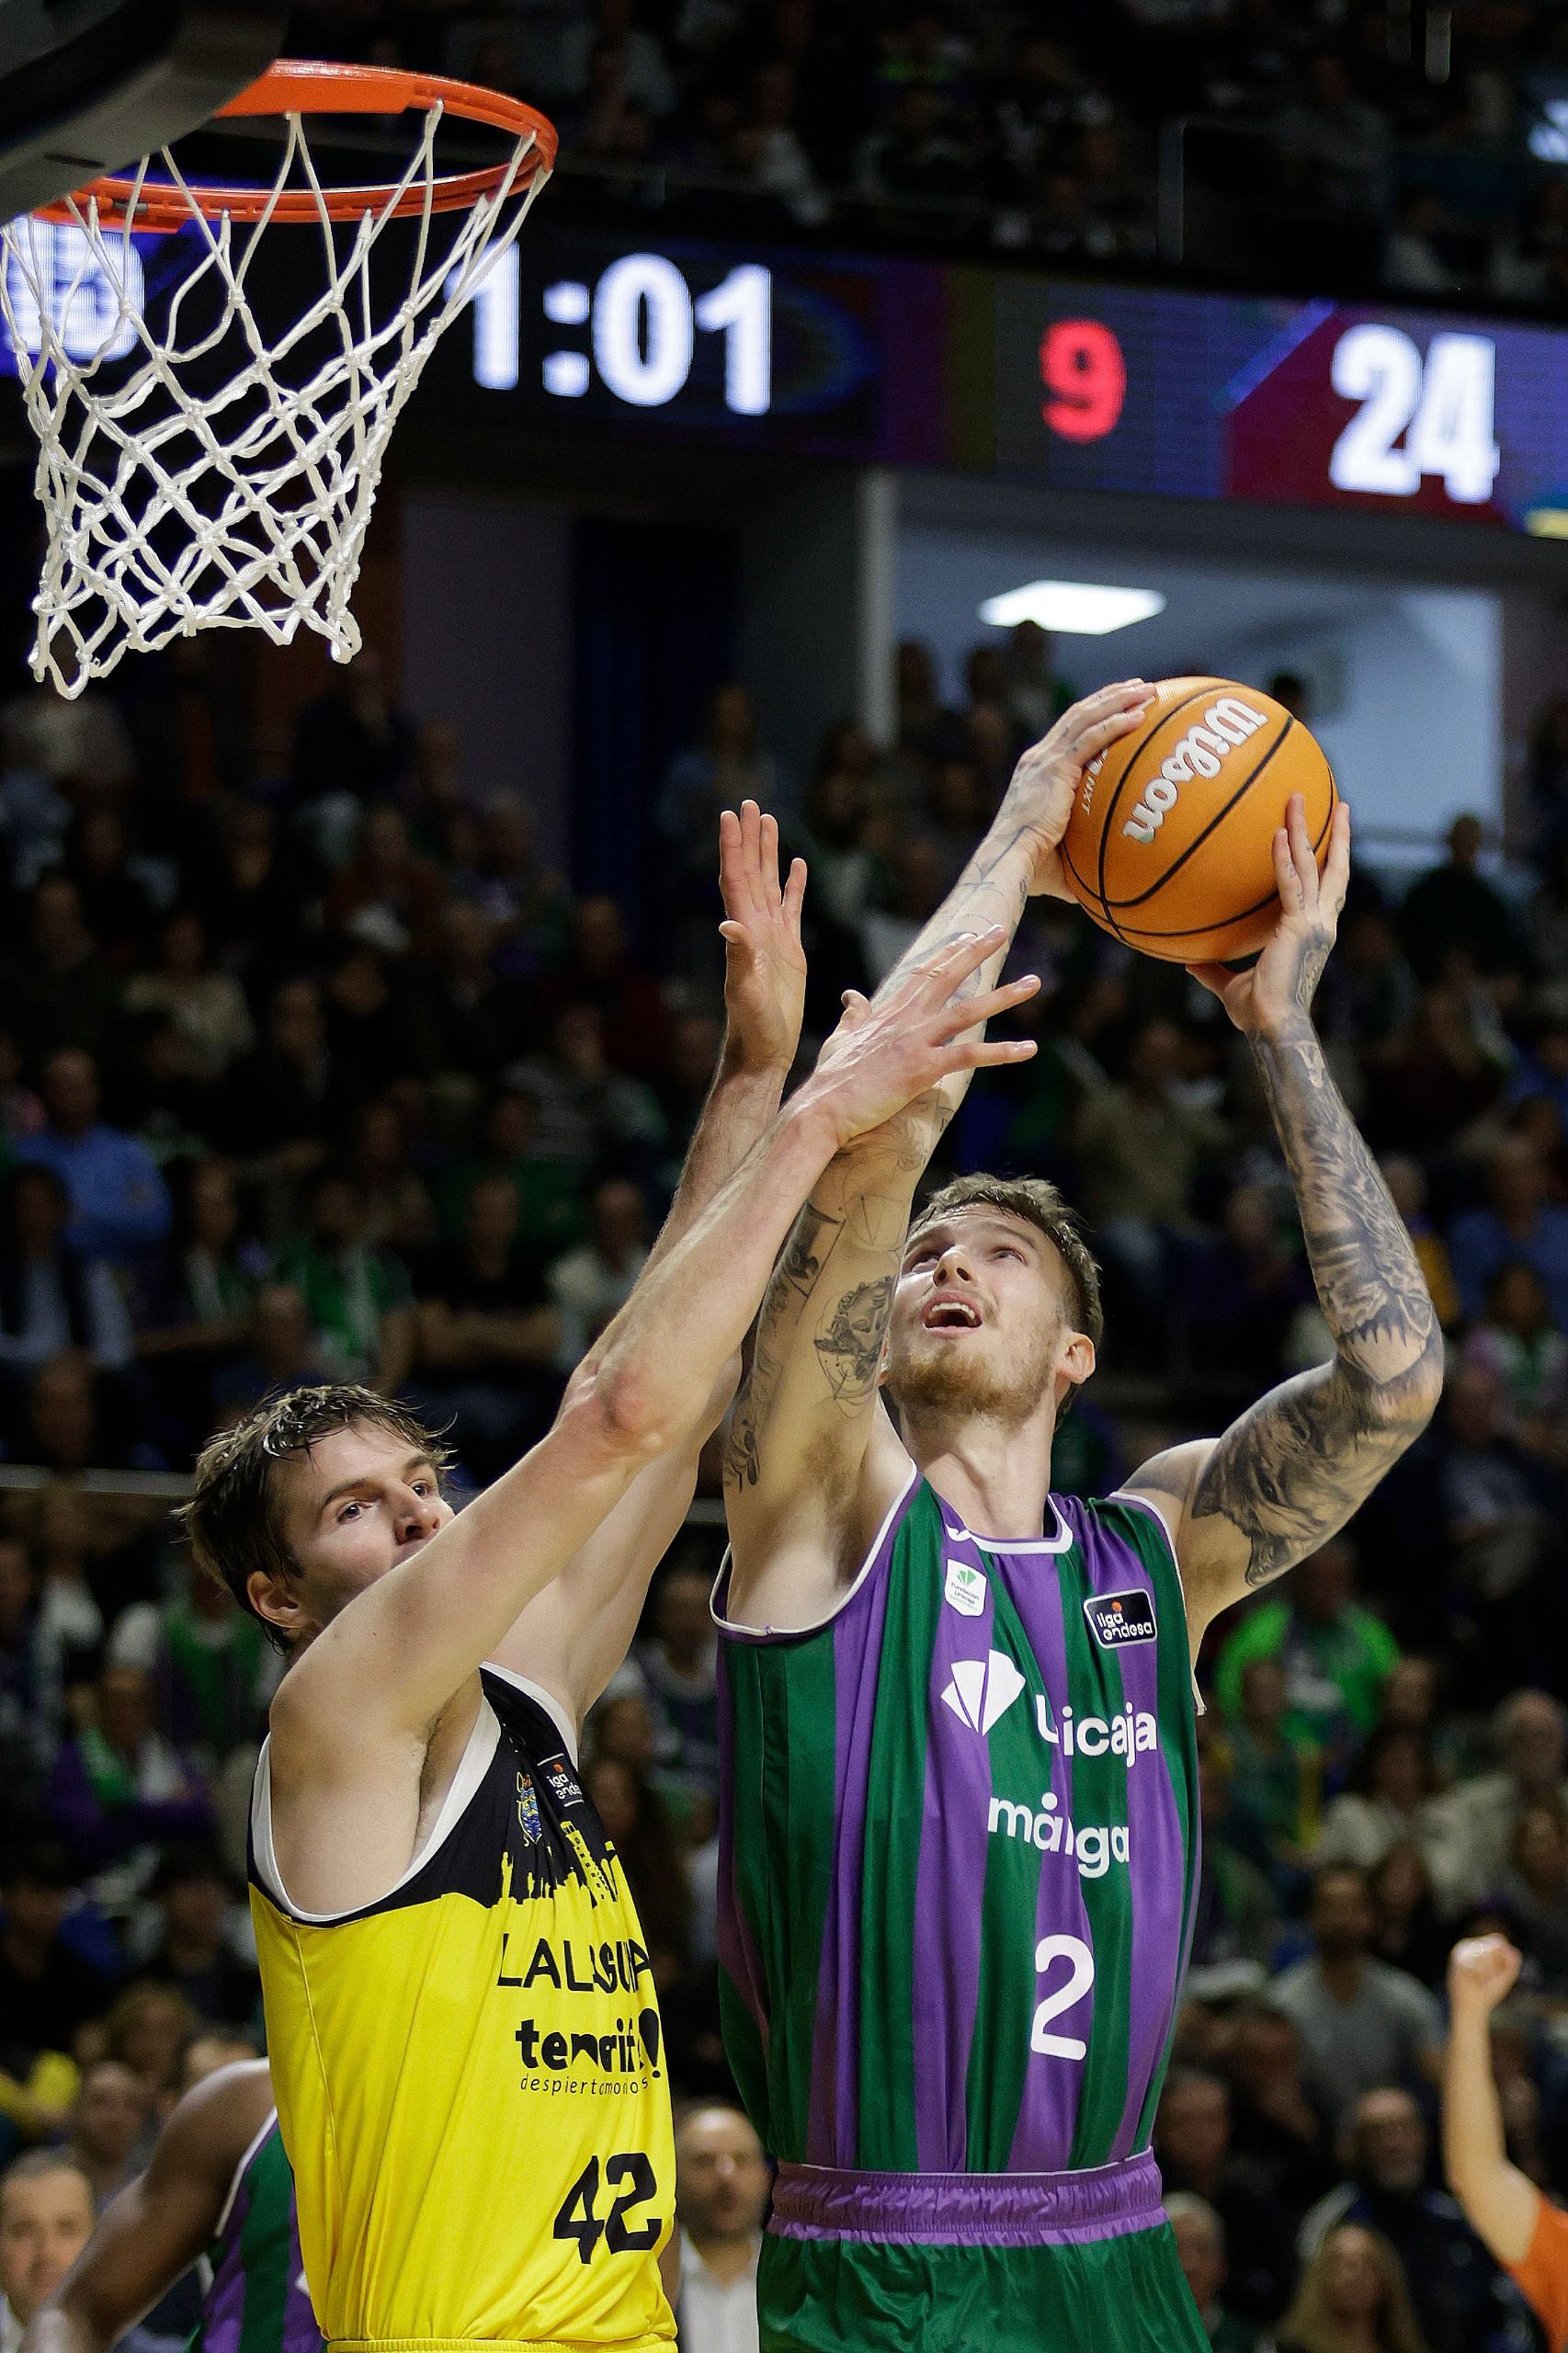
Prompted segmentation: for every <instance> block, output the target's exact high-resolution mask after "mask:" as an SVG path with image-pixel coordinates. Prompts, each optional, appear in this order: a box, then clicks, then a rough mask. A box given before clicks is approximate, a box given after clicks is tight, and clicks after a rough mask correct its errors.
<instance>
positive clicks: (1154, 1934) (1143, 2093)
mask: <svg viewBox="0 0 1568 2353" xmlns="http://www.w3.org/2000/svg"><path fill="white" fill-rule="evenodd" d="M1149 1583H1150V1585H1151V1586H1152V1585H1153V1578H1152V1577H1151V1578H1150V1579H1149ZM1182 1634H1183V1629H1182V1628H1180V1627H1178V1626H1162V1627H1161V1629H1160V1634H1159V1642H1155V1643H1132V1644H1131V1645H1130V1647H1129V1648H1128V1649H1126V1650H1124V1651H1123V1652H1122V1653H1121V1654H1120V1660H1121V1681H1122V1688H1123V1689H1124V1690H1125V1692H1126V1695H1127V1697H1128V1699H1130V1700H1131V1703H1132V1706H1133V1709H1134V1710H1135V1711H1138V1712H1141V1713H1144V1714H1148V1715H1152V1716H1153V1719H1154V1721H1155V1722H1156V1723H1158V1722H1159V1716H1160V1681H1159V1673H1160V1649H1159V1645H1160V1643H1175V1642H1179V1641H1180V1640H1181V1639H1182ZM1127 1824H1128V1846H1129V1849H1130V1854H1131V1863H1130V1866H1129V1870H1128V1873H1127V1883H1128V1904H1129V1911H1130V1915H1131V1961H1130V1967H1129V1975H1128V1988H1127V2006H1128V2025H1127V2105H1126V2107H1125V2108H1124V2109H1123V2110H1122V2115H1121V2124H1120V2127H1119V2131H1118V2132H1117V2135H1116V2139H1115V2141H1114V2142H1113V2143H1111V2154H1112V2156H1114V2157H1126V2156H1131V2154H1132V2143H1133V2139H1134V2136H1135V2135H1136V2133H1137V2131H1138V2119H1139V2115H1140V2112H1141V2111H1142V2106H1143V2102H1144V2099H1145V2098H1146V2097H1147V2096H1148V2090H1149V2084H1150V2080H1151V2078H1152V2077H1153V2073H1154V2070H1155V2068H1156V2067H1157V2066H1158V2065H1159V2063H1160V2055H1161V2053H1162V2052H1163V2051H1164V2050H1165V2038H1166V2036H1167V2035H1168V2034H1169V2032H1170V2024H1171V2012H1172V2009H1173V2007H1174V2005H1175V2002H1176V1995H1177V1991H1178V1989H1179V1987H1180V1984H1181V1980H1182V1976H1183V1974H1184V1973H1185V1969H1186V1961H1185V1959H1184V1961H1183V1964H1182V1968H1181V1969H1180V1970H1177V1971H1176V1972H1173V1971H1172V1968H1171V1947H1172V1945H1173V1943H1174V1942H1175V1940H1176V1938H1177V1936H1178V1935H1179V1933H1180V1929H1181V1912H1182V1895H1183V1890H1184V1883H1185V1876H1186V1869H1187V1858H1186V1853H1185V1850H1184V1847H1183V1844H1182V1836H1181V1817H1180V1814H1179V1813H1178V1812H1177V1809H1176V1791H1175V1790H1174V1789H1173V1787H1172V1786H1171V1773H1170V1767H1169V1766H1168V1765H1167V1764H1166V1762H1165V1747H1164V1744H1163V1743H1162V1744H1161V1745H1160V1746H1159V1747H1158V1748H1155V1749H1148V1750H1145V1751H1144V1752H1143V1753H1142V1755H1138V1754H1136V1753H1135V1754H1134V1756H1132V1758H1131V1769H1130V1770H1129V1773H1128V1776H1127Z"/></svg>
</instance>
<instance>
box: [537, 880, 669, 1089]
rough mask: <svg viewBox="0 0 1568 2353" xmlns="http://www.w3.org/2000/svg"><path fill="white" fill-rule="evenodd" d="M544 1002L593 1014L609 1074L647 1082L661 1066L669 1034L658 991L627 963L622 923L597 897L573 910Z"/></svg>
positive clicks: (615, 909) (612, 905) (614, 908)
mask: <svg viewBox="0 0 1568 2353" xmlns="http://www.w3.org/2000/svg"><path fill="white" fill-rule="evenodd" d="M549 997H550V1000H551V1002H552V1003H553V1004H555V1005H557V1006H567V1005H590V1006H593V1007H594V1008H595V1010H596V1011H597V1014H598V1016H599V1018H600V1020H601V1022H602V1023H603V1025H604V1050H605V1059H606V1061H607V1062H608V1063H609V1064H610V1066H611V1068H612V1069H615V1070H619V1071H623V1072H625V1073H626V1074H627V1075H628V1076H629V1077H631V1078H648V1077H651V1076H652V1075H653V1073H654V1072H655V1071H657V1070H658V1068H659V1066H660V1064H661V1063H663V1061H664V1055H665V1038H666V1036H667V1035H668V1030H669V1008H668V1006H666V1005H665V995H664V991H663V990H662V989H661V987H660V986H659V983H658V982H657V981H655V980H653V978H652V977H651V976H650V975H649V974H648V973H647V972H641V971H639V970H638V968H637V966H636V965H635V964H634V963H633V962H632V961H631V945H630V942H629V941H628V939H627V936H626V918H625V916H624V915H622V914H621V911H620V908H619V905H618V904H617V903H616V901H615V900H614V899H612V898H609V897H608V896H606V895H605V894H604V893H603V892H597V893H595V894H594V895H593V896H591V897H589V898H585V899H579V900H578V902H577V904H576V905H575V906H574V908H573V910H572V928H571V938H570V943H569V945H568V948H567V950H566V954H565V955H564V957H563V958H562V960H561V962H560V963H559V964H558V965H557V967H556V969H555V971H554V972H552V974H551V981H550V989H549Z"/></svg>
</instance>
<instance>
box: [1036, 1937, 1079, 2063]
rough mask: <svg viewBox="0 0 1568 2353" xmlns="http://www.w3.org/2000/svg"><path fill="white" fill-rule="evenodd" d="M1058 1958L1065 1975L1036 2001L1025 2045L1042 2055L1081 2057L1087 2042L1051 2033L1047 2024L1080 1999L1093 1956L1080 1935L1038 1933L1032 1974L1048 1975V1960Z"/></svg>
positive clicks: (1051, 1960)
mask: <svg viewBox="0 0 1568 2353" xmlns="http://www.w3.org/2000/svg"><path fill="white" fill-rule="evenodd" d="M1053 1961H1065V1962H1066V1963H1067V1975H1066V1978H1065V1980H1064V1981H1063V1983H1062V1984H1060V1985H1058V1986H1056V1987H1055V1989H1054V1990H1053V1991H1052V1992H1051V1993H1049V1994H1048V1995H1046V1997H1045V1999H1044V2001H1043V2002H1040V2003H1038V2004H1037V2005H1036V2007H1035V2014H1034V2031H1033V2033H1032V2034H1031V2035H1030V2036H1029V2049H1030V2051H1031V2052H1036V2053H1038V2054H1039V2055H1040V2057H1042V2058H1046V2059H1082V2058H1084V2057H1085V2055H1086V2053H1087V2052H1088V2048H1089V2046H1088V2044H1087V2043H1086V2042H1085V2041H1084V2040H1082V2039H1081V2037H1079V2036H1078V2035H1075V2034H1052V2033H1051V2031H1050V2028H1051V2019H1052V2018H1060V2017H1061V2016H1062V2011H1063V2010H1070V2009H1072V2008H1073V2007H1074V2005H1075V2004H1076V2003H1078V2002H1081V2001H1082V2000H1083V1998H1084V1996H1085V1994H1086V1993H1088V1991H1089V1989H1090V1988H1091V1986H1092V1985H1093V1984H1094V1982H1095V1956H1094V1954H1093V1953H1092V1952H1091V1951H1090V1950H1089V1948H1088V1946H1087V1945H1086V1944H1085V1942H1084V1940H1083V1938H1082V1937H1041V1938H1040V1942H1039V1944H1038V1945H1036V1947H1035V1949H1034V1965H1035V1974H1036V1976H1037V1977H1046V1976H1049V1975H1050V1973H1051V1963H1052V1962H1053Z"/></svg>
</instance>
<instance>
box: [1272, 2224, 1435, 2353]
mask: <svg viewBox="0 0 1568 2353" xmlns="http://www.w3.org/2000/svg"><path fill="white" fill-rule="evenodd" d="M1278 2353H1430V2348H1429V2347H1428V2346H1427V2343H1426V2338H1425V2336H1423V2335H1422V2334H1421V2327H1420V2324H1419V2322H1418V2321H1417V2320H1416V2318H1415V2311H1414V2309H1413V2307H1412V2304H1411V2301H1410V2282H1409V2281H1408V2279H1406V2278H1405V2276H1404V2268H1403V2265H1402V2264H1401V2262H1400V2260H1399V2257H1398V2256H1396V2255H1395V2254H1394V2252H1393V2250H1392V2247H1391V2246H1389V2245H1387V2244H1386V2242H1385V2241H1384V2240H1382V2239H1380V2238H1379V2237H1378V2235H1377V2234H1376V2233H1375V2232H1373V2231H1368V2230H1364V2229H1363V2228H1362V2227H1361V2225H1360V2224H1359V2223H1358V2222H1341V2223H1340V2224H1339V2225H1338V2226H1337V2228H1336V2229H1335V2230H1332V2231H1330V2232H1329V2234H1328V2235H1327V2236H1326V2238H1325V2239H1324V2242H1323V2245H1321V2246H1320V2247H1319V2249H1318V2251H1317V2253H1316V2254H1315V2255H1314V2256H1313V2257H1312V2261H1311V2262H1310V2263H1309V2264H1308V2266H1307V2268H1306V2269H1305V2271H1304V2272H1303V2273H1302V2275H1301V2284H1300V2286H1299V2287H1298V2288H1297V2290H1296V2294H1295V2298H1294V2300H1293V2302H1292V2303H1291V2305H1290V2311H1289V2312H1288V2313H1286V2315H1285V2317H1284V2319H1283V2320H1282V2321H1281V2323H1280V2325H1279V2338H1278Z"/></svg>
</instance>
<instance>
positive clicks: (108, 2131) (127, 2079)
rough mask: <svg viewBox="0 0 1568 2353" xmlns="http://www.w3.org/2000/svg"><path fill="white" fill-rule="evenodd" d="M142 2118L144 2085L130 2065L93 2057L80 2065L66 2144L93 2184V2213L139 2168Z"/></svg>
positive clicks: (144, 2113)
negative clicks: (79, 2077) (80, 2077)
mask: <svg viewBox="0 0 1568 2353" xmlns="http://www.w3.org/2000/svg"><path fill="white" fill-rule="evenodd" d="M147 2120H148V2103H147V2094H146V2089H145V2086H143V2085H142V2080H141V2078H140V2076H138V2075H132V2073H131V2069H130V2068H129V2067H127V2066H125V2065H123V2064H122V2063H121V2062H120V2061H119V2060H118V2059H95V2060H94V2061H93V2062H92V2063H91V2064H90V2065H89V2066H86V2067H84V2068H83V2070H82V2084H81V2088H80V2090H79V2091H78V2092H77V2094H76V2097H75V2099H74V2102H73V2103H72V2108H71V2122H70V2128H69V2130H68V2131H67V2133H66V2138H65V2146H66V2149H67V2151H68V2152H69V2154H71V2155H72V2156H73V2157H74V2159H75V2160H76V2163H77V2164H78V2165H80V2166H81V2168H82V2171H83V2172H84V2173H85V2175H86V2177H87V2179H88V2180H89V2181H90V2182H91V2184H92V2186H93V2205H94V2207H95V2209H96V2210H97V2212H98V2213H100V2214H101V2213H102V2212H103V2210H104V2208H105V2207H106V2206H107V2205H108V2201H109V2200H110V2199H111V2198H113V2197H114V2196H116V2195H117V2193H118V2192H119V2190H121V2189H123V2188H125V2185H126V2183H127V2182H128V2181H130V2180H131V2179H132V2178H133V2177H134V2176H135V2175H136V2174H137V2173H138V2172H139V2171H140V2169H141V2168H140V2164H139V2154H140V2146H141V2142H142V2135H143V2134H144V2133H145V2131H146V2129H147Z"/></svg>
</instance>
